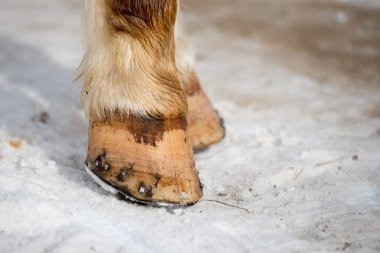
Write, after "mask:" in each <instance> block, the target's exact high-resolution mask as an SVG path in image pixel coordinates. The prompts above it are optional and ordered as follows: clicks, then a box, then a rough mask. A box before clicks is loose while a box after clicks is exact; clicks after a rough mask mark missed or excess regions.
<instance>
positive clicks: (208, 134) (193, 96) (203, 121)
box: [175, 22, 225, 151]
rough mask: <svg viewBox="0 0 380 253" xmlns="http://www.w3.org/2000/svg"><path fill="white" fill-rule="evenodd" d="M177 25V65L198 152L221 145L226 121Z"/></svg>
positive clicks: (193, 139) (193, 143)
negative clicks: (213, 103) (213, 145)
mask: <svg viewBox="0 0 380 253" xmlns="http://www.w3.org/2000/svg"><path fill="white" fill-rule="evenodd" d="M178 23H179V22H177V25H176V30H175V41H176V63H177V68H178V70H179V73H180V78H181V81H182V83H183V86H184V89H185V93H186V96H187V103H188V124H189V134H190V139H191V142H192V145H193V148H194V150H195V151H196V150H201V149H204V148H206V147H208V146H209V145H211V144H214V143H217V142H219V141H221V140H222V139H223V137H224V136H225V129H224V125H223V120H222V118H220V117H219V115H218V112H217V111H216V110H215V109H214V108H213V106H212V104H211V102H210V100H209V99H208V97H207V95H206V93H205V92H204V90H203V89H202V87H201V85H200V82H199V79H198V77H197V74H196V71H195V67H194V63H195V59H194V58H195V57H194V53H193V51H192V49H191V47H190V46H189V44H188V42H187V41H186V38H185V36H184V34H183V33H182V31H181V29H180V25H179V24H178Z"/></svg>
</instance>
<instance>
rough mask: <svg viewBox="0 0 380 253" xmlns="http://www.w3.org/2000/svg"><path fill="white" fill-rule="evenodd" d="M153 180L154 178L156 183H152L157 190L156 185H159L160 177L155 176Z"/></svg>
mask: <svg viewBox="0 0 380 253" xmlns="http://www.w3.org/2000/svg"><path fill="white" fill-rule="evenodd" d="M155 178H156V182H155V183H154V187H155V188H157V186H158V184H159V183H160V180H161V176H160V175H158V174H156V176H155Z"/></svg>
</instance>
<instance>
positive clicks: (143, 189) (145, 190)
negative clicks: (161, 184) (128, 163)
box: [138, 182, 153, 198]
mask: <svg viewBox="0 0 380 253" xmlns="http://www.w3.org/2000/svg"><path fill="white" fill-rule="evenodd" d="M138 191H139V193H140V194H142V195H144V197H146V198H151V197H152V196H153V192H152V187H151V186H150V185H148V186H147V185H145V184H144V183H143V182H141V183H140V184H139V186H138Z"/></svg>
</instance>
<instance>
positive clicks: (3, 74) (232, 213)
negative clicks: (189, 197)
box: [0, 0, 380, 253]
mask: <svg viewBox="0 0 380 253" xmlns="http://www.w3.org/2000/svg"><path fill="white" fill-rule="evenodd" d="M348 2H354V1H334V4H335V5H330V4H327V3H326V1H323V0H318V1H317V0H315V1H308V0H298V1H294V0H286V1H285V0H284V1H281V2H280V1H275V0H268V1H258V0H252V1H248V0H239V1H236V2H234V6H232V7H231V2H230V1H227V0H220V1H218V5H216V4H215V3H214V2H213V3H211V1H210V2H208V1H201V0H193V1H187V2H185V5H184V6H185V8H184V11H183V18H184V24H185V27H186V30H187V31H188V33H189V37H190V40H191V42H192V44H193V45H194V48H195V49H196V51H197V58H198V63H197V70H198V73H199V76H200V79H201V81H202V83H203V86H204V88H205V89H206V91H207V92H208V94H209V96H210V98H211V100H212V101H213V103H214V105H215V106H216V107H217V108H218V110H219V112H220V113H221V114H222V115H223V117H224V120H225V124H226V128H227V131H228V134H227V136H226V138H225V140H224V141H223V142H221V143H220V144H217V145H215V146H213V147H211V148H210V149H209V150H207V151H205V152H203V153H200V154H197V155H196V163H197V167H198V169H199V171H200V176H201V179H202V182H203V183H204V185H205V188H204V194H205V195H204V198H203V200H202V201H200V202H199V203H197V204H196V205H194V206H192V207H188V208H178V207H176V208H175V209H171V208H169V207H166V208H165V207H162V208H158V207H148V206H141V205H136V204H131V203H129V202H126V201H121V200H119V199H118V198H116V197H115V196H114V195H113V194H110V193H108V192H106V191H104V190H103V189H102V188H101V187H99V186H98V185H97V184H96V182H95V181H94V180H93V179H92V178H91V176H90V175H88V174H87V173H86V171H85V164H84V161H85V157H86V145H87V140H86V138H87V122H86V118H85V116H84V113H83V111H82V110H81V108H80V105H79V102H78V100H79V90H80V84H72V80H73V77H74V76H75V69H76V66H77V65H78V63H79V62H80V59H81V56H82V54H83V46H82V35H81V26H80V8H79V7H80V6H79V4H78V2H77V1H74V0H60V1H58V0H30V1H21V0H2V2H1V8H0V23H1V24H2V25H1V26H0V52H1V53H0V94H1V100H0V252H6V253H11V252H28V253H30V252H54V253H57V252H178V251H181V252H183V253H186V252H340V251H348V252H379V251H380V173H379V170H380V149H379V148H380V87H379V83H380V71H379V63H378V62H380V60H379V59H380V41H379V40H380V39H379V37H378V30H379V24H380V23H379V22H378V17H379V15H380V13H379V11H378V9H371V8H372V6H374V5H375V4H376V3H378V1H362V2H360V4H357V3H358V2H359V1H357V3H356V4H355V5H350V4H348ZM367 3H368V4H367ZM289 6H291V8H289ZM361 6H362V7H363V9H362V7H361ZM210 10H212V11H210ZM299 10H303V11H299ZM236 11H239V15H236V14H234V13H236ZM273 17H276V18H275V19H274V20H273ZM362 21H363V22H362ZM355 22H356V23H355ZM205 23H206V24H207V25H205ZM321 27H322V28H323V29H320V28H321ZM326 31H327V32H326ZM314 35H315V37H313V38H314V39H310V36H314ZM358 41H360V42H361V43H358ZM218 201H220V202H223V203H225V204H230V205H234V206H237V207H240V208H245V209H248V210H249V213H247V212H246V211H245V209H239V208H235V207H231V206H228V205H225V204H221V203H218Z"/></svg>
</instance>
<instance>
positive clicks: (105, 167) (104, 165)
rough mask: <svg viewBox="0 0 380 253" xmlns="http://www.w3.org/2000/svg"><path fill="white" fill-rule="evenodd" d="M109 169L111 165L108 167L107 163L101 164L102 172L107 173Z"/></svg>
mask: <svg viewBox="0 0 380 253" xmlns="http://www.w3.org/2000/svg"><path fill="white" fill-rule="evenodd" d="M110 168H111V165H109V164H108V163H103V166H102V169H103V170H104V171H108V170H109V169H110Z"/></svg>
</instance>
